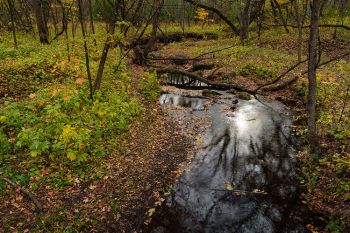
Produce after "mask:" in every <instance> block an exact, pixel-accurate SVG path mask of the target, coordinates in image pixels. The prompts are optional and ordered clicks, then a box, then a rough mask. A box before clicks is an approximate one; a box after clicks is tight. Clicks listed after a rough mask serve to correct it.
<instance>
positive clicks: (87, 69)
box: [78, 0, 93, 99]
mask: <svg viewBox="0 0 350 233" xmlns="http://www.w3.org/2000/svg"><path fill="white" fill-rule="evenodd" d="M81 1H82V0H78V7H79V20H80V25H81V31H82V33H83V38H84V51H85V65H86V73H87V76H88V80H89V87H90V98H91V99H92V98H93V90H92V78H91V71H90V60H89V50H88V45H87V42H86V32H85V24H84V15H83V9H82V3H81Z"/></svg>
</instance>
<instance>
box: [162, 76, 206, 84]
mask: <svg viewBox="0 0 350 233" xmlns="http://www.w3.org/2000/svg"><path fill="white" fill-rule="evenodd" d="M165 80H166V83H167V84H168V85H173V86H182V87H206V86H208V84H206V83H203V82H201V81H198V80H196V79H193V78H190V77H188V76H184V75H181V74H172V73H167V74H166V79H165Z"/></svg>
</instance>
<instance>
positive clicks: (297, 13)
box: [293, 0, 303, 62]
mask: <svg viewBox="0 0 350 233" xmlns="http://www.w3.org/2000/svg"><path fill="white" fill-rule="evenodd" d="M293 5H294V10H295V17H296V20H297V27H298V62H300V61H301V55H302V54H301V53H302V49H303V48H302V46H303V29H302V27H303V25H302V24H303V23H302V17H301V12H300V8H299V2H298V0H294V2H293Z"/></svg>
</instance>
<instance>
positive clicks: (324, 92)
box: [0, 26, 350, 232]
mask: <svg viewBox="0 0 350 233" xmlns="http://www.w3.org/2000/svg"><path fill="white" fill-rule="evenodd" d="M221 29H222V28H221V27H216V26H215V27H213V28H208V30H205V29H202V31H203V32H209V33H214V34H215V33H217V34H218V37H219V38H218V39H203V40H193V39H190V40H185V41H182V42H175V43H170V44H168V45H165V46H164V45H163V44H159V48H160V50H159V51H156V52H155V53H154V54H155V55H156V56H161V57H170V56H172V55H176V54H178V53H182V54H185V55H186V56H189V57H195V56H198V55H200V54H202V53H204V52H208V51H213V50H221V49H222V48H225V47H230V46H233V45H234V46H233V47H231V48H229V49H224V50H221V51H218V52H215V53H212V54H209V55H208V56H206V59H205V60H203V61H204V62H206V63H214V65H215V68H214V69H212V70H207V71H204V72H199V74H200V75H203V76H209V75H212V80H214V81H218V82H223V83H239V84H241V85H244V86H246V87H250V88H251V87H257V86H259V85H261V84H263V83H266V82H269V81H272V80H274V78H275V77H276V76H277V75H278V74H280V73H282V72H283V71H284V70H286V69H288V68H289V66H291V65H292V64H294V63H295V62H296V48H297V45H296V43H295V40H294V39H293V38H294V37H293V36H291V35H285V34H284V33H281V31H278V30H277V31H269V32H266V33H264V34H263V35H262V37H261V40H257V39H252V40H251V42H250V43H249V44H248V45H246V46H241V45H239V42H238V39H237V38H231V37H229V36H227V35H226V33H224V32H222V31H220V32H219V33H218V32H217V31H218V30H221ZM177 31H178V30H177ZM177 31H176V30H174V32H177ZM202 31H201V32H200V33H202ZM166 33H167V32H166ZM169 33H170V32H169ZM171 33H173V32H172V31H171ZM292 33H294V34H292V35H296V34H295V32H292ZM305 34H306V33H305ZM326 35H327V36H325V38H323V39H322V41H324V43H323V44H322V45H323V46H324V47H325V48H326V50H327V51H326V52H325V53H323V58H324V59H327V58H329V57H333V56H336V55H338V54H341V53H342V52H343V51H344V50H345V48H346V47H347V46H348V44H349V41H350V40H349V38H350V37H349V35H344V37H341V36H340V38H344V39H342V40H332V39H331V38H330V36H329V35H330V33H327V34H326ZM295 38H296V37H295ZM2 40H5V41H6V40H7V42H8V43H3V45H1V46H2V47H1V48H3V49H2V50H0V60H1V62H2V63H1V64H0V104H6V103H5V101H4V100H5V99H6V98H8V97H9V96H11V97H13V98H14V100H15V101H16V102H23V101H24V103H29V102H33V101H35V99H37V98H38V97H40V98H41V97H42V95H41V94H40V90H41V89H47V88H48V90H49V93H51V96H53V93H56V89H55V86H57V85H59V86H61V85H63V84H65V85H73V86H74V85H76V84H74V83H75V82H77V81H76V80H79V78H80V77H81V76H84V72H85V71H84V67H83V66H82V65H81V64H82V62H81V61H82V60H83V55H82V52H81V51H79V49H81V47H79V42H80V41H79V40H77V41H76V42H74V43H76V45H75V50H74V51H75V54H73V52H72V57H71V59H72V60H71V61H70V62H68V61H67V59H66V57H65V56H66V55H65V53H64V51H62V49H61V48H64V47H65V46H64V41H63V42H61V41H59V42H57V44H53V45H50V46H51V47H49V49H48V47H45V46H39V45H38V44H36V43H34V42H30V41H32V40H27V41H28V42H27V43H28V44H24V40H23V41H21V40H20V44H21V43H22V44H24V45H22V46H20V50H19V51H15V50H13V49H11V48H10V44H11V43H10V42H9V41H11V36H10V34H9V35H7V37H6V38H5V39H4V38H2ZM101 41H104V40H102V39H101ZM306 44H307V38H304V43H303V45H304V46H303V47H304V51H305V50H306ZM7 45H8V46H7ZM6 46H7V47H6ZM57 51H59V52H57ZM92 54H94V53H93V52H92ZM111 54H112V55H111V57H110V59H109V61H110V62H109V63H108V64H107V67H106V71H105V72H106V74H105V75H106V79H105V80H104V82H105V85H107V86H108V85H109V83H108V81H110V80H113V81H112V83H113V84H114V82H115V78H114V77H115V76H117V75H120V77H121V78H120V77H119V76H118V80H117V82H119V83H118V85H119V86H118V89H117V90H118V91H120V92H121V93H124V92H126V93H127V95H128V96H132V98H135V99H137V100H138V101H139V102H140V103H139V105H141V106H142V107H140V108H142V109H143V110H142V111H139V112H138V113H137V115H135V116H133V118H132V119H131V120H130V121H128V122H129V123H128V126H127V128H126V130H122V131H121V132H122V133H121V134H120V133H118V136H117V137H116V140H115V141H113V142H111V145H112V146H111V147H112V148H111V149H106V150H105V151H106V153H105V154H104V155H103V157H98V156H97V157H96V158H95V159H93V160H92V161H89V164H90V165H89V166H87V168H86V169H85V170H84V171H83V172H81V171H80V170H76V168H75V165H74V166H73V167H72V166H70V165H67V164H66V163H67V161H66V160H64V164H63V165H59V166H57V165H56V164H55V163H53V164H54V165H52V164H50V163H48V162H47V160H44V161H42V160H37V161H35V162H34V163H31V162H29V161H30V159H31V157H30V153H29V151H28V150H20V149H19V148H17V147H14V149H13V151H14V152H16V153H17V154H18V153H22V154H23V156H22V157H20V158H21V159H22V160H23V161H20V160H19V159H17V158H16V159H11V158H8V157H6V156H4V162H2V163H1V164H0V166H1V167H0V176H1V177H8V178H11V179H12V180H13V181H15V182H16V183H17V184H18V185H21V186H23V187H25V188H27V189H28V190H29V191H30V192H32V193H33V194H34V195H35V196H36V197H37V198H38V199H39V200H40V201H42V203H43V204H44V209H43V211H40V212H39V211H36V210H35V206H34V204H33V203H32V202H31V201H30V200H28V199H27V198H26V196H25V195H23V193H21V192H20V191H18V190H14V189H13V188H11V187H10V186H8V185H6V183H4V182H0V198H1V202H0V224H1V225H2V226H4V228H2V229H0V232H1V231H4V232H101V231H103V232H106V231H118V230H119V231H127V232H133V231H138V230H139V229H140V228H141V227H142V224H143V223H144V222H145V221H147V218H148V215H151V214H149V213H150V212H152V211H153V210H154V207H155V205H157V203H159V202H161V201H162V200H163V197H164V195H166V194H167V193H169V191H170V189H171V184H172V183H173V181H174V180H175V179H176V177H177V176H178V175H179V171H178V168H179V165H180V164H181V163H183V162H185V161H187V159H188V157H189V155H190V154H191V148H192V147H193V144H192V143H193V142H194V140H193V139H192V138H191V135H190V134H188V133H184V132H183V130H182V129H181V127H180V126H179V125H177V124H176V122H174V121H173V119H171V118H170V117H169V116H168V115H167V112H166V111H164V110H163V109H162V108H161V107H160V106H159V104H158V103H157V99H155V100H153V101H148V100H146V99H145V98H144V96H143V95H142V89H140V88H139V83H140V80H142V79H143V77H144V71H145V70H146V69H145V68H144V67H140V66H136V65H133V64H131V63H130V62H128V63H127V64H125V67H127V68H125V71H123V72H121V73H117V74H116V73H115V72H114V71H113V64H114V63H113V62H112V61H115V60H116V59H117V55H115V54H116V52H115V51H114V50H113V51H112V52H111ZM92 57H93V58H92V67H93V73H94V72H95V70H94V67H97V62H96V61H97V60H96V59H95V57H98V54H96V55H95V54H94V55H92ZM348 61H349V58H348V57H347V58H345V60H343V61H341V62H339V63H338V64H337V65H334V66H333V65H329V66H326V67H324V68H322V69H321V70H320V72H319V77H318V80H319V103H320V104H319V109H320V110H319V122H318V124H319V128H320V135H321V142H322V143H321V145H322V150H323V153H322V155H320V156H312V155H309V154H308V153H307V148H306V147H305V145H306V144H307V141H306V133H307V132H306V119H305V110H304V109H305V95H306V90H307V86H306V84H307V82H306V80H307V79H306V77H299V80H298V82H296V83H294V84H293V85H292V86H290V87H289V88H285V89H282V90H280V91H277V92H270V93H266V95H267V96H269V97H270V98H272V99H276V100H279V101H282V102H283V103H285V104H286V105H287V106H289V107H290V108H291V110H292V111H293V112H295V113H296V117H295V119H294V121H295V130H294V132H295V134H296V135H298V136H299V137H300V140H301V147H300V148H298V149H299V156H298V159H299V161H300V173H299V174H300V177H299V178H300V185H301V188H302V192H303V194H302V195H303V201H304V202H305V203H306V204H308V205H309V207H310V208H311V209H313V210H314V211H315V212H318V213H322V215H323V216H325V217H324V220H325V221H326V222H327V224H328V225H327V229H328V231H330V232H341V230H342V229H343V230H344V232H346V230H348V229H349V228H348V227H349V225H350V224H349V223H350V209H349V205H348V204H349V200H350V177H349V174H350V165H349V161H350V154H349V151H348V149H347V146H348V145H347V144H348V143H349V140H350V124H349V122H350V114H349V113H350V106H349V105H350V104H349V102H346V101H344V99H345V95H346V85H348V83H349V82H350V75H349V74H350V72H349V71H350V67H349V65H348ZM153 65H157V66H166V67H169V66H170V67H175V68H184V67H185V68H186V67H187V68H189V67H190V66H191V64H187V65H185V66H176V65H174V64H172V63H171V62H169V61H164V62H162V61H157V62H154V63H153ZM305 68H306V66H305V65H303V66H300V67H299V68H298V69H296V70H295V71H294V72H292V73H291V74H290V76H287V77H286V78H290V77H292V76H293V75H297V74H298V73H299V72H300V71H301V70H304V69H305ZM118 72H119V71H118ZM228 73H231V74H233V75H230V76H225V74H228ZM124 76H125V77H126V76H128V77H130V80H129V79H127V78H125V77H124ZM223 77H224V78H223ZM124 79H125V80H124ZM78 83H79V82H78ZM329 84H332V85H329ZM120 86H122V88H120ZM134 87H136V88H134ZM74 88H76V89H77V87H76V86H74ZM119 88H120V89H122V90H119ZM125 90H126V91H125ZM35 93H38V94H37V95H36V94H35ZM140 93H141V94H140ZM34 94H35V95H34ZM158 94H159V93H158ZM4 97H5V98H4ZM32 97H33V99H32ZM44 97H45V96H44ZM44 97H42V99H44V100H45V101H48V100H47V99H45V98H44ZM50 98H53V97H50ZM60 98H62V99H63V100H64V101H66V99H65V98H66V97H65V95H64V96H62V97H60ZM118 98H119V97H118ZM129 99H130V98H127V100H128V101H129ZM26 101H29V102H26ZM38 102H39V103H38V104H39V105H41V104H42V101H41V100H38ZM81 102H82V100H80V99H79V103H81ZM107 103H108V102H107ZM343 103H345V107H343ZM80 105H81V104H80ZM55 106H56V105H55ZM129 108H131V107H128V108H126V109H124V110H125V111H126V112H127V111H129V110H128V109H129ZM88 109H89V108H88ZM342 109H343V111H341V110H342ZM15 110H16V109H15ZM124 110H123V111H124ZM14 112H15V111H14ZM341 112H342V113H341ZM36 113H37V112H36ZM1 114H5V113H1V112H0V125H1V127H4V131H5V133H6V134H8V135H10V133H11V130H12V128H10V127H5V124H7V121H5V120H3V119H4V118H1V117H2V115H1ZM92 114H97V115H98V114H100V112H99V111H97V112H96V113H95V112H93V113H92ZM14 116H15V115H14ZM20 116H21V115H19V116H18V115H17V117H20ZM44 117H46V116H45V115H44ZM339 118H340V119H341V120H339ZM74 120H75V119H74ZM8 124H9V123H8ZM11 124H13V125H14V124H15V123H13V122H11ZM16 127H17V125H16ZM34 128H35V127H34ZM18 130H21V128H19V129H18ZM118 132H119V131H118ZM1 133H2V131H0V139H2V138H1V136H2V135H1ZM10 136H11V135H10ZM10 136H9V138H8V141H9V143H12V141H14V140H15V139H13V138H12V137H10ZM114 136H115V135H112V137H114ZM6 139H7V138H6ZM11 140H12V141H11ZM106 140H107V139H106V138H104V139H103V140H102V141H103V142H102V143H101V145H102V146H106V148H107V145H106ZM91 143H92V144H93V143H94V141H92V142H91ZM96 144H99V142H98V143H96ZM109 147H110V146H109ZM109 147H108V148H109ZM5 149H6V148H5ZM3 151H4V148H0V153H2V152H3ZM96 151H97V152H98V150H95V149H94V150H91V151H89V152H88V153H89V154H90V155H94V153H95V152H96ZM97 152H96V154H97ZM0 158H1V159H3V157H1V156H0ZM32 159H34V158H32ZM18 161H20V162H18ZM73 162H75V161H73ZM36 167H38V169H37V168H36ZM52 174H54V176H53V175H52ZM44 178H46V179H44ZM327 229H318V232H322V231H327Z"/></svg>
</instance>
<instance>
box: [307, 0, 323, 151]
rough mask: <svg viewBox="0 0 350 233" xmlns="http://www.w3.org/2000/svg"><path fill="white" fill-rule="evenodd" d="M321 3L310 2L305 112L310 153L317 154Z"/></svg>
mask: <svg viewBox="0 0 350 233" xmlns="http://www.w3.org/2000/svg"><path fill="white" fill-rule="evenodd" d="M321 5H322V3H321V1H320V0H313V1H312V11H311V27H310V37H309V61H308V78H309V92H308V96H307V112H308V137H309V143H310V151H311V153H316V154H317V153H319V142H318V137H317V129H316V90H317V82H316V69H317V51H318V49H319V48H318V37H319V30H318V25H319V18H320V10H321Z"/></svg>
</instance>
